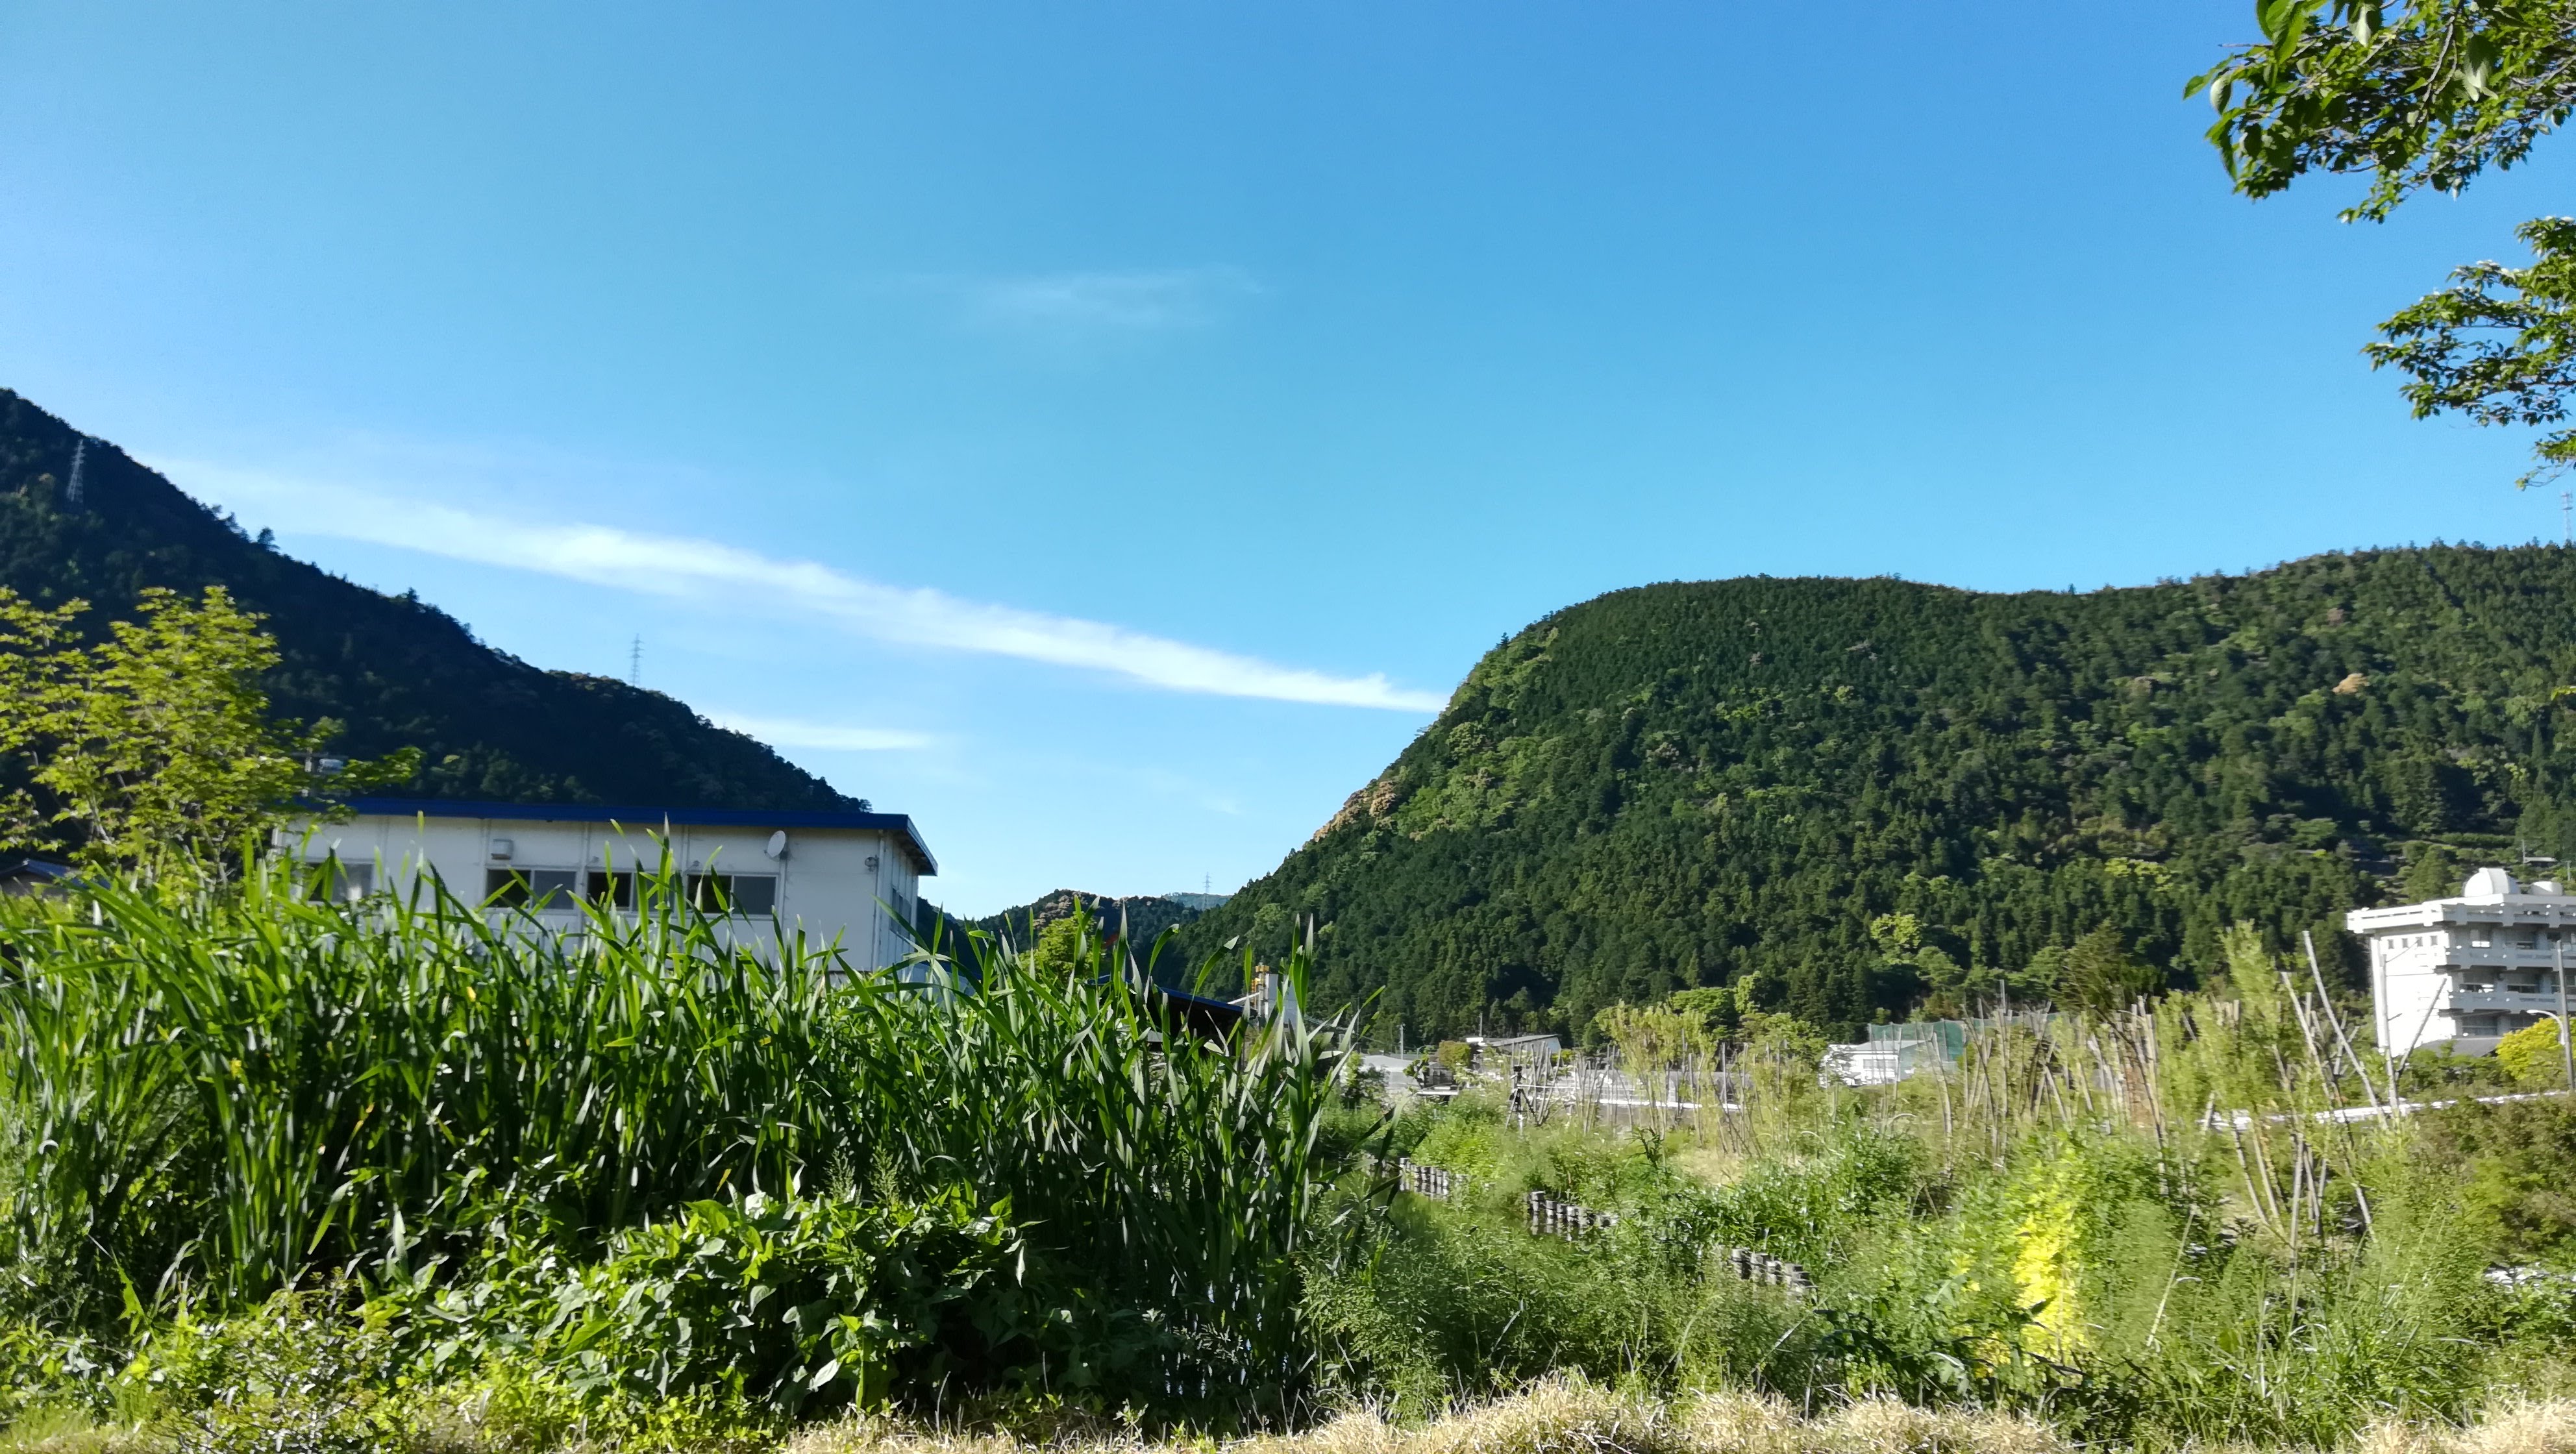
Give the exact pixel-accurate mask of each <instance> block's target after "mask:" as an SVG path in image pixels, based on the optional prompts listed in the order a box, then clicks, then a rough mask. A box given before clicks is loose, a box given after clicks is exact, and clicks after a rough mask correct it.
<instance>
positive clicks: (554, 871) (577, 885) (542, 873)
mask: <svg viewBox="0 0 2576 1454" xmlns="http://www.w3.org/2000/svg"><path fill="white" fill-rule="evenodd" d="M580 899H581V875H580V873H578V872H577V871H575V870H573V869H569V868H532V869H529V870H528V902H529V903H530V904H532V905H533V906H535V907H537V908H540V909H551V910H553V911H555V912H557V913H564V912H567V911H569V910H571V909H572V908H573V907H574V906H575V905H576V904H577V903H579V902H580Z"/></svg>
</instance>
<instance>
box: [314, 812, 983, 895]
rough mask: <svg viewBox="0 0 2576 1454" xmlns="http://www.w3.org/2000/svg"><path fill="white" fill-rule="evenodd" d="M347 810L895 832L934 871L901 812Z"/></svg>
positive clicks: (919, 863)
mask: <svg viewBox="0 0 2576 1454" xmlns="http://www.w3.org/2000/svg"><path fill="white" fill-rule="evenodd" d="M349 811H350V812H353V813H365V814H368V815H370V816H374V817H384V818H411V817H427V818H508V819H513V820H516V821H519V822H528V823H634V824H641V825H650V824H654V823H668V824H671V825H673V826H674V827H681V828H842V829H856V830H860V831H864V832H875V833H896V834H900V835H902V837H903V840H904V844H905V846H906V847H907V848H908V849H909V850H910V851H911V853H912V860H913V865H914V867H915V868H917V869H919V870H920V872H921V873H922V874H923V875H924V876H928V875H932V874H936V873H938V872H939V860H937V859H935V858H933V857H931V856H930V845H929V844H927V843H924V842H922V841H921V831H920V830H919V829H917V828H915V827H913V826H912V819H911V817H910V816H909V815H906V814H903V813H850V812H837V811H833V810H831V809H826V808H654V807H646V806H641V805H638V804H634V803H475V802H466V801H462V800H458V799H453V798H351V799H349Z"/></svg>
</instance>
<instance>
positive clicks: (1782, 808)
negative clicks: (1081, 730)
mask: <svg viewBox="0 0 2576 1454" xmlns="http://www.w3.org/2000/svg"><path fill="white" fill-rule="evenodd" d="M2571 603H2576V551H2569V550H2564V549H2559V548H2555V547H2545V548H2544V547H2532V548H2527V549H2513V550H2486V549H2472V548H2467V547H2446V546H2439V545H2437V546H2435V547H2433V548H2431V549H2410V550H2388V551H2368V552H2362V553H2359V554H2352V555H2326V556H2319V557H2315V558H2312V559H2308V560H2302V561H2297V562H2294V563H2292V564H2288V565H2284V566H2281V567H2279V568H2277V569H2274V570H2267V571H2262V572H2259V573H2256V574H2253V575H2248V576H2241V577H2236V576H2210V577H2205V578H2201V579H2197V580H2192V581H2189V582H2166V583H2162V584H2158V585H2154V586H2147V587H2140V588H2136V589H2127V590H2107V589H2106V590H2102V591H2098V592H2093V593H2090V594H2085V595H2077V594H2072V593H2070V594H2065V595H2059V594H2054V593H2033V594H2023V595H1985V594H1979V593H1975V592H1970V591H1961V590H1952V589H1947V588H1944V587H1940V586H1931V585H1921V584H1916V583H1912V582H1907V581H1901V580H1892V579H1881V580H1773V579H1769V578H1756V579H1749V580H1731V581H1716V582H1705V583H1690V584H1668V585H1656V586H1646V587H1641V588H1638V589H1635V590H1625V591H1617V592H1613V593H1611V594H1609V595H1606V596H1603V597H1600V598H1599V599H1597V600H1593V601H1588V602H1585V603H1584V604H1582V605H1579V606H1573V607H1569V608H1567V609H1566V610H1563V611H1559V612H1557V613H1556V614H1554V615H1552V616H1549V617H1547V618H1546V619H1544V620H1542V621H1539V622H1537V623H1536V624H1534V625H1532V626H1530V627H1529V628H1527V629H1526V630H1523V631H1521V632H1519V633H1517V634H1515V635H1513V636H1511V637H1510V638H1508V639H1506V640H1505V641H1504V642H1503V643H1502V645H1500V646H1499V647H1497V648H1495V649H1494V651H1493V652H1492V653H1491V654H1489V655H1488V656H1486V657H1485V659H1484V660H1483V661H1481V662H1479V663H1478V664H1477V665H1476V667H1475V669H1474V670H1473V671H1472V672H1470V673H1469V674H1468V676H1467V679H1466V681H1465V683H1464V684H1463V685H1461V686H1460V687H1459V689H1458V691H1457V693H1456V695H1455V696H1454V697H1453V698H1452V699H1451V700H1450V704H1449V707H1448V709H1447V710H1446V711H1445V712H1443V713H1442V714H1441V715H1440V718H1439V720H1438V721H1436V722H1434V723H1433V724H1432V725H1431V726H1430V727H1429V728H1428V729H1426V730H1425V731H1424V732H1423V733H1422V735H1421V736H1420V737H1418V738H1417V739H1416V740H1415V741H1414V742H1413V744H1412V745H1411V746H1410V747H1408V748H1407V749H1406V750H1405V751H1404V752H1403V754H1402V755H1401V756H1399V757H1398V758H1397V759H1396V760H1395V762H1394V764H1393V765H1392V766H1390V767H1388V768H1387V770H1386V771H1385V772H1384V773H1382V774H1380V775H1379V776H1378V778H1377V779H1376V780H1375V781H1373V782H1371V783H1370V784H1369V785H1368V786H1366V787H1365V788H1363V789H1361V790H1360V791H1359V792H1357V793H1354V794H1352V795H1351V798H1350V801H1349V802H1348V803H1347V804H1345V805H1344V806H1343V808H1342V810H1341V812H1340V813H1339V814H1337V815H1336V816H1335V817H1334V818H1333V820H1332V821H1331V822H1330V823H1329V824H1327V825H1325V827H1324V828H1323V829H1322V830H1321V831H1320V832H1318V833H1317V834H1316V836H1315V838H1314V840H1313V841H1312V842H1310V843H1308V844H1307V845H1306V846H1305V847H1303V848H1300V849H1299V850H1297V851H1296V852H1294V853H1292V854H1290V855H1289V857H1288V859H1287V861H1286V862H1284V863H1282V864H1281V865H1280V866H1279V868H1278V869H1277V870H1276V871H1275V872H1273V873H1271V874H1270V875H1269V876H1268V877H1266V878H1264V879H1261V880H1259V881H1257V882H1255V883H1253V884H1250V885H1248V886H1246V887H1245V888H1244V889H1243V890H1242V891H1241V892H1239V893H1237V894H1236V895H1235V896H1234V898H1233V899H1232V900H1231V901H1230V902H1228V903H1227V904H1225V905H1224V906H1222V907H1220V908H1218V909H1216V910H1214V911H1213V912H1211V913H1209V914H1207V915H1206V916H1205V917H1203V918H1201V919H1200V920H1198V921H1197V922H1196V923H1194V924H1192V925H1191V926H1189V927H1188V929H1186V930H1185V931H1184V932H1185V933H1186V934H1187V935H1188V936H1189V939H1190V944H1191V947H1192V948H1193V949H1196V950H1200V951H1204V950H1206V949H1209V948H1212V947H1213V946H1214V945H1215V944H1216V943H1218V942H1220V941H1222V940H1224V939H1225V938H1227V937H1228V936H1232V935H1237V934H1249V935H1250V936H1251V943H1252V945H1253V946H1254V948H1255V950H1256V951H1257V952H1258V953H1260V954H1262V955H1263V956H1264V957H1265V958H1268V957H1275V956H1277V955H1279V954H1281V953H1283V952H1284V951H1285V950H1286V948H1287V944H1288V940H1289V936H1290V935H1291V934H1292V933H1293V932H1296V926H1297V925H1298V924H1299V923H1300V922H1301V921H1302V920H1303V918H1304V917H1305V916H1307V915H1309V914H1311V915H1313V916H1314V918H1315V920H1316V922H1317V925H1318V931H1319V935H1320V939H1319V942H1320V944H1321V946H1322V960H1321V970H1322V973H1323V980H1322V983H1321V984H1319V985H1317V986H1315V987H1313V989H1312V990H1311V991H1310V999H1312V1000H1313V1001H1314V1002H1316V1003H1318V1004H1321V1005H1339V1004H1346V1003H1349V1002H1351V1001H1352V1000H1354V999H1355V998H1357V997H1360V996H1363V995H1368V994H1376V995H1379V996H1380V999H1379V1002H1378V1004H1379V1008H1378V1014H1379V1023H1380V1025H1381V1026H1382V1027H1384V1028H1386V1029H1387V1030H1389V1031H1390V1032H1391V1030H1392V1028H1393V1022H1394V1021H1395V1020H1396V1019H1398V1018H1401V1019H1402V1020H1403V1021H1404V1022H1405V1025H1406V1026H1407V1030H1408V1033H1409V1034H1410V1035H1411V1036H1412V1037H1414V1038H1415V1039H1417V1040H1419V1039H1421V1038H1424V1037H1426V1036H1430V1035H1457V1034H1460V1033H1464V1032H1472V1031H1473V1030H1474V1029H1475V1028H1476V1027H1477V1025H1478V1024H1479V1022H1480V1020H1481V1021H1482V1022H1483V1023H1485V1024H1487V1025H1488V1026H1489V1027H1494V1028H1501V1027H1506V1026H1513V1027H1533V1028H1534V1027H1540V1026H1545V1027H1551V1028H1559V1029H1565V1030H1571V1031H1574V1032H1577V1033H1579V1032H1581V1031H1582V1030H1583V1029H1584V1028H1585V1027H1586V1026H1587V1025H1588V1024H1589V1023H1590V1020H1591V1017H1592V1016H1593V1014H1594V1013H1595V1012H1596V1011H1597V1010H1598V1009H1600V1008H1601V1007H1602V1006H1604V1005H1607V1004H1610V1003H1613V1002H1616V1001H1620V1000H1626V1001H1629V1002H1632V1003H1635V1002H1643V1001H1646V1000H1650V999H1653V998H1656V997H1659V996H1660V995H1662V994H1664V993H1666V992H1669V991H1671V990H1674V989H1678V988H1682V987H1687V986H1697V985H1719V984H1730V983H1734V982H1737V981H1739V980H1740V979H1742V977H1744V976H1746V975H1751V974H1758V975H1759V976H1760V978H1759V980H1757V981H1756V990H1755V994H1756V997H1757V1001H1758V1002H1759V1003H1761V1004H1762V1005H1764V1006H1766V1007H1776V1008H1785V1009H1788V1010H1790V1011H1793V1012H1795V1013H1797V1014H1798V1015H1800V1016H1802V1017H1804V1018H1807V1019H1810V1020H1813V1021H1816V1022H1818V1023H1820V1024H1824V1025H1827V1026H1830V1027H1833V1028H1835V1029H1836V1030H1838V1031H1839V1032H1840V1033H1841V1034H1843V1035H1845V1036H1849V1035H1852V1034H1854V1033H1855V1032H1856V1029H1857V1026H1858V1025H1859V1024H1860V1023H1861V1022H1864V1021H1867V1020H1870V1019H1872V1018H1874V1017H1876V1016H1878V1015H1880V1014H1889V1015H1898V1016H1901V1015H1902V1014H1904V1013H1905V1012H1906V1011H1908V1010H1909V1009H1911V1008H1914V1007H1917V1006H1919V1005H1920V1004H1921V1003H1922V1002H1923V1001H1924V1000H1925V999H1926V997H1927V996H1928V997H1932V998H1933V999H1934V1001H1935V1004H1936V1007H1942V1008H1956V1007H1959V1006H1961V1005H1963V1004H1967V1003H1973V1002H1976V1001H1978V1000H1983V1001H1985V1002H1986V1003H1992V1002H1993V998H1994V997H1995V996H1997V995H1999V994H2007V993H2008V994H2012V995H2015V996H2019V997H2027V996H2031V995H2034V994H2042V993H2049V992H2051V990H2052V988H2055V989H2056V990H2058V991H2059V992H2060V994H2061V997H2062V993H2063V988H2064V987H2063V986H2054V987H2053V986H2052V985H2051V983H2050V981H2051V977H2052V973H2053V971H2054V968H2055V966H2056V965H2057V963H2058V955H2057V954H2056V953H2055V952H2054V951H2056V950H2058V949H2062V948H2064V947H2066V946H2071V945H2074V944H2075V943H2076V942H2077V941H2078V940H2079V939H2082V938H2084V937H2085V936H2086V935H2087V934H2088V933H2089V932H2090V931H2094V930H2096V929H2098V928H2099V927H2101V926H2104V925H2108V926H2110V927H2111V929H2112V930H2113V932H2114V935H2115V936H2116V938H2117V939H2118V940H2119V941H2121V945H2124V946H2125V948H2126V950H2127V951H2128V952H2129V953H2130V954H2132V955H2134V956H2135V957H2137V958H2139V959H2143V960H2144V961H2145V962H2146V963H2147V964H2148V965H2151V966H2154V967H2156V968H2158V969H2161V970H2162V971H2163V972H2164V973H2165V975H2166V976H2167V977H2168V979H2169V981H2170V982H2174V983H2184V984H2188V983H2190V982H2192V981H2193V980H2195V979H2196V978H2198V977H2202V976H2206V975H2209V974H2211V973H2213V972H2214V971H2215V970H2216V968H2217V966H2218V965H2219V963H2220V960H2219V955H2218V947H2217V939H2218V935H2219V933H2220V931H2221V930H2222V929H2223V928H2224V927H2225V926H2226V925H2228V924H2230V923H2232V922H2235V921H2237V920H2250V921H2252V922H2253V923H2254V924H2256V925H2258V926H2259V927H2260V928H2261V929H2262V931H2263V932H2264V933H2265V934H2266V935H2267V936H2268V937H2269V938H2270V939H2271V940H2272V941H2273V942H2274V944H2275V945H2276V946H2279V947H2282V948H2285V949H2286V948H2289V947H2292V946H2295V945H2296V943H2297V939H2298V934H2299V932H2300V931H2301V930H2303V929H2305V930H2313V931H2315V936H2316V941H2317V948H2318V951H2319V953H2320V955H2321V957H2323V959H2324V960H2325V968H2326V972H2327V973H2328V974H2329V975H2338V976H2341V977H2342V978H2343V980H2344V982H2345V983H2346V984H2348V985H2358V984H2360V983H2361V982H2362V980H2361V973H2362V965H2361V958H2360V954H2359V951H2358V947H2357V946H2355V945H2351V944H2348V943H2347V942H2346V939H2345V936H2344V935H2343V934H2342V933H2341V931H2340V926H2339V918H2338V916H2339V914H2340V913H2341V911H2342V910H2344V909H2346V908H2349V907H2351V906H2353V905H2356V904H2367V903H2372V902H2377V901H2385V900H2386V899H2387V898H2388V897H2389V896H2391V895H2394V894H2397V893H2400V892H2430V891H2433V890H2436V889H2439V890H2441V891H2446V892H2447V891H2456V886H2457V882H2458V879H2457V874H2458V873H2459V872H2460V871H2462V869H2463V867H2464V866H2465V865H2468V864H2472V863H2476V862H2506V863H2511V862H2514V861H2515V860H2516V857H2517V855H2518V854H2520V853H2522V852H2523V851H2525V850H2527V851H2528V852H2529V853H2531V854H2534V855H2554V856H2557V857H2562V858H2576V811H2571V808H2576V740H2569V739H2576V733H2567V732H2563V731H2562V730H2561V729H2562V726H2563V725H2564V719H2565V717H2566V714H2567V709H2568V704H2569V703H2570V702H2571V701H2576V697H2569V696H2567V695H2566V694H2568V693H2571V692H2576V688H2571V687H2569V686H2568V685H2567V684H2569V683H2571V682H2576V614H2571V611H2570V609H2569V608H2570V605H2571ZM2571 866H2576V865H2571ZM2527 871H2528V872H2531V873H2534V874H2537V873H2539V872H2543V871H2544V870H2540V869H2536V868H2535V869H2530V870H2527ZM1895 915H1911V916H1912V920H1911V921H1910V922H1909V921H1905V920H1901V919H1896V918H1892V917H1888V916H1895ZM1874 926H1875V928H1876V930H1877V932H1876V933H1873V927H1874ZM2094 944H2095V948H2094V950H2093V951H2092V952H2091V960H2090V961H2088V962H2094V963H2096V964H2097V966H2098V962H2099V960H2100V957H2101V956H2100V950H2101V948H2102V946H2103V944H2104V941H2102V940H2098V939H2097V940H2096V941H2094ZM2119 948H2120V946H2111V948H2110V952H2111V953H2112V954H2113V955H2114V956H2115V957H2116V956H2117V954H2118V951H2119ZM2077 958H2078V959H2084V956H2077Z"/></svg>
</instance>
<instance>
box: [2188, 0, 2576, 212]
mask: <svg viewBox="0 0 2576 1454" xmlns="http://www.w3.org/2000/svg"><path fill="white" fill-rule="evenodd" d="M2254 11H2255V18H2256V20H2257V21H2258V23H2259V24H2260V25H2261V27H2262V31H2263V39H2262V40H2260V41H2257V42H2254V43H2252V44H2248V45H2242V46H2239V47H2237V48H2236V49H2235V51H2234V52H2232V53H2231V54H2230V55H2229V56H2228V58H2227V59H2226V60H2225V61H2223V62H2221V63H2220V64H2219V65H2217V66H2216V67H2214V68H2212V69H2211V70H2209V71H2208V72H2206V73H2205V74H2202V75H2199V76H2195V77H2193V78H2192V80H2191V82H2190V83H2189V85H2187V86H2186V87H2185V88H2184V93H2185V94H2186V95H2188V94H2191V93H2193V92H2200V91H2206V92H2207V93H2208V95H2209V99H2210V103H2211V104H2212V105H2213V106H2215V107H2216V108H2217V109H2218V120H2217V122H2216V123H2215V124H2214V125H2212V126H2211V127H2210V131H2209V139H2210V141H2211V142H2212V143H2213V144H2215V145H2216V146H2217V147H2218V151H2219V155H2220V157H2221V158H2222V159H2223V160H2224V161H2225V162H2226V164H2227V172H2228V175H2229V176H2230V177H2231V178H2233V179H2234V181H2235V183H2236V187H2237V190H2239V191H2241V192H2243V193H2245V194H2246V195H2248V196H2252V197H2266V196H2270V195H2271V194H2273V193H2275V192H2279V191H2281V190H2283V189H2285V188H2287V187H2288V186H2289V185H2290V184H2291V183H2292V182H2293V181H2295V180H2297V179H2298V178H2299V177H2300V176H2302V175H2304V174H2305V173H2307V172H2310V171H2325V172H2368V173H2370V174H2372V183H2371V189H2370V193H2369V195H2368V196H2367V197H2365V198H2364V199H2363V200H2362V202H2361V203H2359V204H2358V205H2356V206H2354V207H2352V208H2351V209H2349V210H2347V211H2346V212H2345V213H2344V217H2345V220H2346V221H2350V220H2352V219H2354V218H2359V217H2366V218H2370V219H2373V220H2377V219H2380V218H2384V217H2386V216H2387V215H2388V214H2389V212H2390V211H2391V210H2393V209H2394V208H2395V207H2396V206H2397V204H2398V203H2400V202H2402V201H2404V200H2405V199H2406V198H2407V197H2408V196H2409V195H2411V194H2412V193H2414V192H2416V191H2418V190H2420V189H2423V188H2427V187H2429V188H2432V189H2433V190H2435V191H2441V192H2456V191H2458V190H2459V189H2460V188H2462V187H2464V186H2466V185H2468V183H2469V182H2470V181H2472V180H2474V179H2475V178H2476V177H2477V176H2478V175H2479V174H2480V173H2482V172H2484V171H2485V170H2486V169H2487V168H2488V167H2491V166H2492V167H2498V168H2503V167H2510V166H2512V165H2513V164H2514V163H2516V162H2518V161H2521V160H2522V159H2523V158H2524V157H2525V156H2526V155H2528V154H2529V152H2530V150H2531V147H2532V144H2533V143H2534V142H2536V141H2538V140H2539V139H2540V138H2541V136H2543V135H2544V134H2546V133H2548V132H2549V131H2551V130H2553V129H2555V128H2556V127H2557V125H2558V124H2559V123H2560V122H2562V121H2564V120H2566V119H2567V116H2568V114H2569V112H2570V110H2571V109H2576V66H2572V65H2571V63H2576V33H2571V30H2570V27H2569V18H2570V12H2569V9H2568V7H2567V5H2566V4H2565V3H2564V0H2399V3H2396V4H2389V3H2385V0H2261V3H2259V4H2257V5H2256V6H2255V7H2254Z"/></svg>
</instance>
